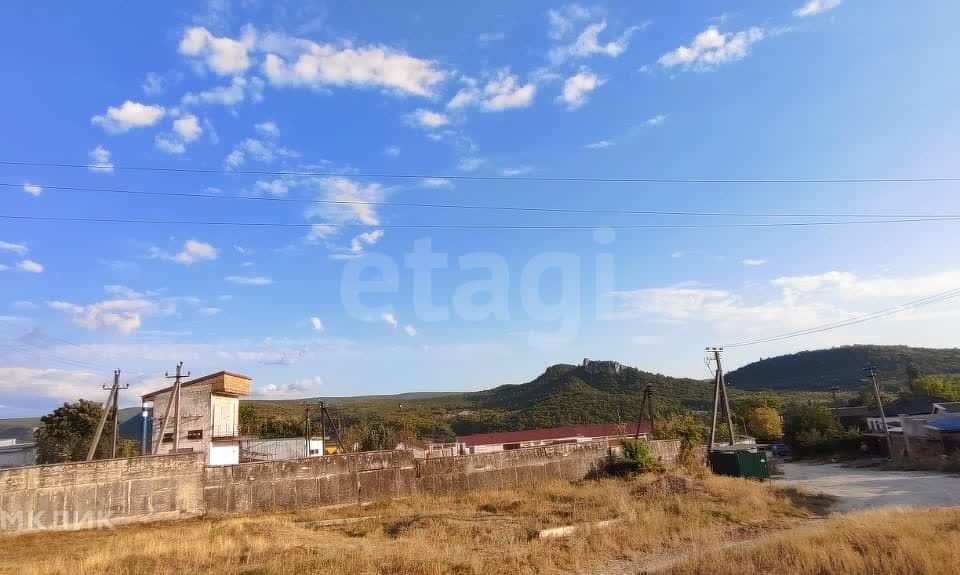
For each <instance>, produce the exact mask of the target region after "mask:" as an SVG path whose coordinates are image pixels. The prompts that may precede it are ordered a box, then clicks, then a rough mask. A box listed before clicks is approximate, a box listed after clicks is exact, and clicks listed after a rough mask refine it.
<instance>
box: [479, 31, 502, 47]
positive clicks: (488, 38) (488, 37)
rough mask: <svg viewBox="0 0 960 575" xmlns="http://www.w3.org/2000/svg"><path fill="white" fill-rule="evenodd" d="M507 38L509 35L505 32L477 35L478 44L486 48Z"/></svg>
mask: <svg viewBox="0 0 960 575" xmlns="http://www.w3.org/2000/svg"><path fill="white" fill-rule="evenodd" d="M506 37H507V35H506V34H504V33H503V32H483V33H481V34H477V44H479V45H481V46H486V45H488V44H492V43H494V42H499V41H500V40H503V39H504V38H506Z"/></svg>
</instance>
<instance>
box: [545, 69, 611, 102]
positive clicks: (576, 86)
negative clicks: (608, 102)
mask: <svg viewBox="0 0 960 575" xmlns="http://www.w3.org/2000/svg"><path fill="white" fill-rule="evenodd" d="M604 82H605V80H603V79H601V78H600V77H598V76H597V75H596V74H594V73H593V72H591V71H590V70H589V69H587V68H581V69H580V71H579V72H577V73H576V74H574V75H573V76H570V77H569V78H567V79H566V81H565V82H564V83H563V91H562V92H561V94H560V96H559V97H558V98H557V100H558V101H560V102H563V103H564V104H566V106H567V109H568V110H576V109H577V108H579V107H580V106H582V105H584V104H586V103H587V100H588V99H589V97H590V92H593V91H594V90H596V89H597V88H599V87H600V86H602V85H603V84H604Z"/></svg>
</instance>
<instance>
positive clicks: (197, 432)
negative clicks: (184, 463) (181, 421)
mask: <svg viewBox="0 0 960 575" xmlns="http://www.w3.org/2000/svg"><path fill="white" fill-rule="evenodd" d="M187 439H203V430H202V429H194V430H193V431H188V432H187Z"/></svg>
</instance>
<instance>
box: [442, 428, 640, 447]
mask: <svg viewBox="0 0 960 575" xmlns="http://www.w3.org/2000/svg"><path fill="white" fill-rule="evenodd" d="M649 434H650V424H649V423H643V424H641V425H640V433H639V435H640V437H642V438H647V437H648V436H649ZM635 435H637V424H636V423H627V424H616V423H600V424H594V425H571V426H567V427H553V428H549V429H527V430H524V431H506V432H499V433H477V434H474V435H462V436H458V437H457V443H458V444H462V446H463V447H462V450H463V452H464V453H488V452H494V451H508V450H511V449H520V448H522V447H540V446H544V445H555V444H558V443H585V442H588V441H598V440H604V439H606V440H610V439H619V438H622V437H633V436H635Z"/></svg>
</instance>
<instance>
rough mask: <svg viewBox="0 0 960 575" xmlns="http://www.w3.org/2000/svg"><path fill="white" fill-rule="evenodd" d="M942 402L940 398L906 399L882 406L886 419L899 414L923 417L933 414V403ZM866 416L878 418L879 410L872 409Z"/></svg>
mask: <svg viewBox="0 0 960 575" xmlns="http://www.w3.org/2000/svg"><path fill="white" fill-rule="evenodd" d="M944 401H946V400H945V399H943V398H942V397H927V396H918V397H908V398H905V399H898V400H896V401H894V402H892V403H888V404H887V405H884V406H883V412H884V413H885V414H886V415H887V417H896V416H898V415H901V414H907V415H925V414H927V413H933V404H934V403H943V402H944ZM867 415H868V416H869V417H880V410H879V409H873V410H871V411H870V413H868V414H867Z"/></svg>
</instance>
